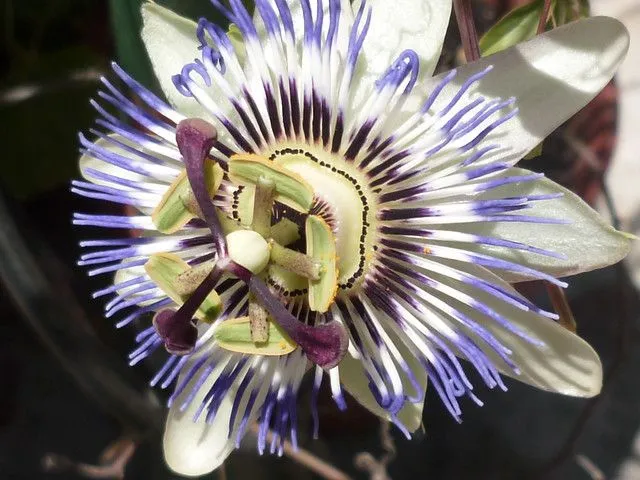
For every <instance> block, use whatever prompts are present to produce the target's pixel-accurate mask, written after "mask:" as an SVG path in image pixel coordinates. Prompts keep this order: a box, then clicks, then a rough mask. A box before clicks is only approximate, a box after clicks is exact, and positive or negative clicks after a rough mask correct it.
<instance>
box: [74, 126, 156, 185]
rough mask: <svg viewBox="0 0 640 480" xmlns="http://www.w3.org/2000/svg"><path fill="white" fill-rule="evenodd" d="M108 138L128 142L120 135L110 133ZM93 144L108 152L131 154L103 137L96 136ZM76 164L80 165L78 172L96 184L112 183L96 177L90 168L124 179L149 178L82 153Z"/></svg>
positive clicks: (144, 180) (141, 179)
mask: <svg viewBox="0 0 640 480" xmlns="http://www.w3.org/2000/svg"><path fill="white" fill-rule="evenodd" d="M109 138H113V139H114V140H115V141H118V142H122V143H125V144H128V143H130V142H128V141H127V140H126V139H125V138H124V137H123V136H122V135H118V134H111V135H109ZM94 144H95V145H96V146H98V147H100V148H104V149H105V150H109V151H110V152H114V153H116V154H118V155H122V156H124V157H125V158H130V157H131V154H130V153H129V152H127V151H125V150H124V149H122V148H119V147H118V146H116V145H114V144H113V143H112V142H109V141H108V140H105V139H103V138H98V139H97V140H96V141H95V142H94ZM78 164H79V167H80V174H81V175H82V176H83V177H84V178H85V179H86V180H88V181H90V182H93V183H95V184H97V185H111V186H112V185H113V184H112V183H111V182H108V181H106V180H104V179H102V178H97V177H96V176H95V175H94V174H92V172H91V170H96V171H98V172H100V173H105V174H107V175H112V176H114V177H118V178H123V179H125V180H132V181H136V182H147V181H149V179H148V178H147V177H145V176H143V175H140V174H138V173H134V172H131V171H129V170H125V169H124V168H120V167H117V166H115V165H113V164H111V163H109V162H105V161H104V160H100V159H98V158H96V157H94V156H93V155H90V154H87V153H84V154H82V155H81V156H80V159H79V160H78Z"/></svg>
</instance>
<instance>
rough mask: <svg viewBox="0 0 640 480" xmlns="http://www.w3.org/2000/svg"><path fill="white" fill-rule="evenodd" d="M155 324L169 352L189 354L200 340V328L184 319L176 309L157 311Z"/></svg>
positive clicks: (154, 318) (154, 319)
mask: <svg viewBox="0 0 640 480" xmlns="http://www.w3.org/2000/svg"><path fill="white" fill-rule="evenodd" d="M153 326H154V327H155V329H156V331H157V332H158V335H160V338H162V341H163V342H164V346H165V348H166V349H167V351H168V352H169V353H171V354H173V355H188V354H190V353H191V352H193V349H194V348H195V346H196V341H197V340H198V329H197V328H196V326H195V325H194V324H193V323H192V322H184V321H182V320H181V319H180V318H179V315H176V312H175V311H174V310H172V309H170V308H167V309H165V310H161V311H159V312H158V313H156V315H155V316H154V317H153Z"/></svg>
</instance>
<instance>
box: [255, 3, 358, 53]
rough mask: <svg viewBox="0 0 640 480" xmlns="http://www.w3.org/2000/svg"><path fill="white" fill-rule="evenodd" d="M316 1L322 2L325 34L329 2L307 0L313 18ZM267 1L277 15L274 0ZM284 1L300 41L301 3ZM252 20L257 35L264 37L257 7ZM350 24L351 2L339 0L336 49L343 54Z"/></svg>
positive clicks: (302, 33) (351, 18)
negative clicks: (256, 28)
mask: <svg viewBox="0 0 640 480" xmlns="http://www.w3.org/2000/svg"><path fill="white" fill-rule="evenodd" d="M318 1H320V2H322V10H323V12H324V17H323V18H324V22H323V32H324V33H325V35H326V32H327V31H328V29H329V2H328V1H327V0H309V4H310V5H311V12H312V16H313V17H314V18H315V15H316V10H317V8H318ZM268 2H269V3H270V4H271V7H272V8H273V10H274V11H275V12H276V14H277V15H278V16H279V13H278V8H277V4H276V1H275V0H268ZM286 3H287V5H289V10H290V11H291V18H292V19H293V27H294V29H295V32H296V39H297V40H298V41H299V42H302V39H303V38H304V19H303V16H302V3H301V2H300V0H286ZM253 20H254V22H255V24H256V25H257V26H258V33H259V35H260V36H261V37H262V38H264V36H265V35H266V30H265V29H264V26H263V23H262V17H261V16H260V12H259V11H258V9H257V8H256V10H255V12H254V14H253ZM352 25H353V11H352V8H351V2H350V1H349V0H340V23H339V24H338V32H337V42H338V51H339V52H340V53H342V54H343V55H344V54H345V53H346V51H347V47H348V44H349V33H350V30H351V26H352Z"/></svg>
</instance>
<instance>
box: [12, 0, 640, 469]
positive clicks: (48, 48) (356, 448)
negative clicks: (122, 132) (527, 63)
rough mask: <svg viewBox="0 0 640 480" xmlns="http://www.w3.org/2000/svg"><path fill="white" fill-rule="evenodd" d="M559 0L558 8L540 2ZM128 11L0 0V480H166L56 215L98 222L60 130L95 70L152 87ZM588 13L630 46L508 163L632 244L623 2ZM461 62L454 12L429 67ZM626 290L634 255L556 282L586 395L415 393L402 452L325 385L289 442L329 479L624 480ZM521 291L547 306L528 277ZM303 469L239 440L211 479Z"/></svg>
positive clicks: (499, 10)
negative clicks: (587, 379)
mask: <svg viewBox="0 0 640 480" xmlns="http://www.w3.org/2000/svg"><path fill="white" fill-rule="evenodd" d="M425 1H426V0H425ZM565 1H566V2H569V3H572V2H573V1H574V0H557V2H558V3H562V2H565ZM158 3H161V4H163V5H165V6H168V7H171V8H174V9H175V10H176V11H178V12H180V13H182V14H184V15H188V16H191V17H192V18H197V17H199V16H203V15H205V16H208V17H209V18H211V19H215V18H216V13H215V11H214V10H213V8H212V7H211V6H210V4H209V2H207V1H206V0H163V1H158ZM574 3H575V2H574ZM579 3H580V4H581V5H584V4H586V3H587V2H586V1H583V0H581V1H580V2H579ZM139 4H140V2H139V0H111V1H107V0H93V1H87V0H55V1H46V0H3V1H2V3H1V5H0V8H1V12H0V15H1V25H2V26H1V27H0V36H1V37H2V42H1V43H0V132H1V133H0V139H1V140H2V150H1V152H2V153H1V154H0V155H1V156H0V318H2V320H1V321H0V479H2V480H4V479H49V478H51V479H77V478H126V479H165V478H166V479H169V478H176V477H175V475H172V474H171V473H170V472H169V471H168V470H167V469H166V467H165V466H164V462H163V460H162V453H161V450H160V439H161V429H162V424H163V415H164V408H163V407H162V404H163V403H164V401H165V399H166V398H165V392H162V391H160V392H158V391H154V392H152V391H150V390H149V389H148V387H147V380H148V378H149V374H150V372H151V367H150V366H149V365H148V364H147V366H145V365H140V366H137V367H135V368H130V367H128V366H127V362H126V358H127V353H128V351H129V350H130V348H131V346H132V345H133V335H135V332H134V331H133V330H127V329H125V330H123V331H118V332H116V330H115V329H114V328H113V324H112V322H110V321H108V320H105V319H103V317H102V313H101V309H102V306H103V305H102V302H99V301H96V302H94V301H91V299H90V293H91V292H92V291H94V290H96V289H98V288H100V287H101V286H103V285H104V284H105V283H106V282H107V281H108V278H106V277H105V278H98V279H91V278H87V276H86V275H85V273H84V272H83V271H82V270H81V269H80V268H78V267H76V266H75V261H76V258H77V257H78V256H79V249H78V247H77V244H78V241H79V240H81V239H85V238H91V237H94V236H95V234H96V232H93V231H91V229H89V228H82V229H81V228H73V227H72V225H71V220H70V218H71V213H72V212H74V211H83V212H86V211H96V209H98V210H99V209H103V210H104V211H105V212H108V210H106V209H107V208H108V207H106V206H104V205H101V204H99V203H97V202H91V201H87V200H85V199H81V198H79V197H75V196H73V195H71V193H70V192H69V182H70V180H71V179H72V178H74V177H75V176H77V175H78V172H77V157H78V153H77V149H78V143H77V132H78V131H86V130H87V129H88V128H89V127H90V126H91V125H92V121H93V117H94V114H93V111H92V109H91V107H90V106H89V102H88V99H89V98H90V97H91V96H92V95H93V94H94V92H95V90H96V88H97V85H98V81H99V78H100V75H101V74H103V73H106V72H107V71H108V70H109V62H110V60H112V59H118V61H119V62H120V63H121V64H122V65H123V66H124V67H125V68H126V69H127V70H128V71H129V72H130V73H132V74H133V76H134V77H136V78H137V79H138V80H140V81H142V82H143V83H145V84H146V85H147V86H149V87H151V88H155V87H156V85H155V81H154V79H153V74H152V72H151V70H150V67H149V62H148V60H147V58H146V56H145V52H144V47H143V45H142V43H141V42H140V40H139V35H138V33H139V29H140V18H139V13H138V11H139ZM533 4H535V5H534V7H535V8H538V7H539V5H541V0H540V1H534V2H528V1H527V0H524V1H522V0H476V1H474V2H473V7H474V14H475V19H476V23H477V26H478V30H479V31H480V33H482V32H485V31H487V30H488V29H489V28H490V27H491V26H492V25H494V24H495V23H496V21H498V20H499V19H500V18H502V17H503V16H504V15H505V14H507V13H509V12H512V11H513V10H514V9H516V8H521V9H522V8H526V7H527V5H530V6H531V5H533ZM523 6H524V7H523ZM590 7H591V11H592V14H606V15H611V16H614V17H617V18H619V19H620V20H621V21H622V22H624V23H625V24H626V25H627V27H628V28H629V30H630V32H631V34H632V46H631V50H630V52H629V55H628V57H627V60H626V62H625V64H624V65H623V67H622V68H621V70H620V72H619V75H618V77H617V78H616V80H615V81H614V82H612V83H611V84H610V85H609V86H608V87H607V88H606V89H605V90H604V91H603V93H602V94H601V95H600V96H598V97H597V98H596V99H595V100H594V101H593V102H592V103H591V104H590V105H588V106H587V107H586V108H585V109H584V110H583V111H581V112H580V113H579V114H577V115H576V116H575V117H574V118H572V119H570V120H569V121H568V122H567V123H566V124H565V125H563V126H562V127H561V128H560V129H558V131H557V132H556V133H554V134H553V135H551V136H550V137H549V138H548V139H547V141H546V142H545V144H544V146H543V149H542V153H541V155H540V156H537V157H536V158H533V159H529V160H523V164H524V166H525V167H526V168H531V169H534V170H539V171H544V172H545V173H546V174H547V175H549V176H550V177H551V178H553V179H554V180H556V181H558V182H560V183H562V184H563V185H565V186H568V187H569V188H571V189H573V190H574V191H576V192H577V193H579V194H580V195H581V196H583V198H585V200H586V201H588V202H589V203H591V204H592V205H594V206H595V207H596V208H598V209H599V210H600V211H601V212H602V213H603V215H605V216H606V217H607V218H609V219H610V220H611V221H612V222H613V223H615V224H617V225H618V226H619V227H620V228H621V229H623V230H626V231H629V232H632V233H636V234H640V188H638V181H639V180H640V161H639V153H638V152H640V135H639V134H638V132H637V129H638V125H640V2H638V0H591V5H590ZM531 8H533V7H531ZM518 12H519V13H517V15H520V17H517V18H518V19H519V21H521V22H525V21H530V18H529V17H527V16H526V15H525V14H524V13H523V12H524V10H519V11H518ZM534 13H535V12H534ZM517 15H516V16H517ZM512 16H513V14H512ZM533 21H534V22H535V24H537V20H535V19H534V20H533ZM532 34H535V28H534V31H533V33H532ZM460 58H461V52H460V44H459V35H458V32H457V29H456V26H455V21H454V20H452V23H451V27H450V32H449V34H448V36H447V41H446V43H445V48H444V50H443V54H442V58H441V62H440V66H439V69H441V70H446V69H449V68H451V67H453V66H455V65H456V63H457V62H458V61H460V60H459V59H460ZM638 285H640V246H639V245H636V248H635V249H634V251H633V252H632V254H631V255H630V256H629V258H628V260H627V262H626V263H625V264H624V265H618V266H614V267H611V268H609V269H605V270H601V271H598V272H593V273H590V274H586V275H581V276H579V277H573V278H572V279H571V286H570V288H569V290H568V298H569V301H570V304H571V307H572V308H573V311H574V314H575V317H576V320H577V324H578V333H579V334H580V335H581V336H583V337H584V338H585V339H586V340H587V341H589V342H590V343H591V344H592V345H593V346H594V348H595V349H596V350H597V351H598V352H599V353H600V355H601V357H602V359H603V362H604V365H605V369H606V378H605V387H604V390H603V393H602V394H601V395H600V396H599V397H597V398H596V399H592V400H580V399H572V398H566V397H561V396H556V395H552V394H547V393H543V392H540V391H537V390H533V389H531V388H529V387H526V386H523V385H520V384H518V383H517V382H513V381H511V382H509V381H507V382H508V386H509V392H508V393H507V394H504V393H501V392H493V391H483V392H482V394H481V397H482V399H483V401H484V402H485V406H484V407H483V408H478V407H476V406H475V405H473V404H471V403H470V402H467V403H468V404H466V405H463V408H464V410H465V413H464V423H463V424H462V425H457V424H456V423H455V422H454V421H453V420H452V419H451V418H450V417H449V415H448V414H447V412H446V411H445V409H444V408H443V407H442V406H441V404H440V402H439V400H438V398H437V396H436V395H434V394H433V392H428V395H427V407H426V408H425V414H424V426H425V427H424V432H423V434H421V435H417V437H416V438H415V439H414V440H411V441H407V440H405V439H404V438H402V437H401V436H400V435H399V434H398V432H396V431H394V429H393V428H392V429H391V430H390V431H389V429H388V428H387V427H386V426H384V425H382V426H381V425H380V423H379V422H378V420H377V419H375V418H374V417H373V416H372V415H370V414H369V413H368V412H366V411H365V410H363V409H361V408H359V407H358V406H357V405H356V403H355V402H353V401H351V402H349V409H348V413H347V414H341V413H340V412H338V411H337V409H336V408H335V407H334V406H333V402H332V401H331V399H330V394H328V392H323V395H322V400H321V402H320V407H321V431H320V436H321V438H320V440H319V441H311V440H310V421H309V414H308V409H307V407H306V405H307V404H308V401H307V400H308V398H305V396H304V395H302V398H301V401H300V408H301V411H300V415H299V418H300V429H301V431H302V436H301V446H302V447H303V448H305V449H308V450H309V453H310V454H311V455H312V457H310V458H311V461H312V462H316V464H317V462H318V461H324V462H327V465H332V466H333V467H334V468H335V469H338V470H340V471H341V472H342V473H340V472H333V473H332V472H330V471H329V470H327V468H326V467H327V465H325V466H324V467H323V468H324V471H325V478H336V479H338V478H342V479H346V478H353V479H366V478H371V479H376V480H384V479H385V478H394V479H431V480H439V479H523V478H545V479H546V478H558V479H576V480H577V479H589V478H594V479H603V478H618V479H625V480H632V479H640V380H639V379H640V348H638V347H639V341H638V340H639V336H638V317H639V312H640V297H639V296H638V293H637V287H638ZM522 290H523V292H525V293H526V294H527V295H529V296H531V297H534V298H535V300H536V301H537V302H539V303H540V304H543V305H545V304H548V300H547V297H546V294H545V291H544V289H543V288H540V287H539V286H538V285H535V284H531V285H524V286H522ZM363 452H366V453H363ZM308 460H309V457H301V456H300V455H297V456H296V455H294V458H285V459H283V460H278V459H275V458H271V457H259V456H257V454H256V453H255V442H254V441H253V439H251V438H248V439H247V441H246V445H245V446H243V448H242V449H240V450H239V451H238V452H237V453H235V454H233V455H232V456H231V457H230V459H229V460H228V461H227V463H226V465H225V469H224V471H223V472H215V473H213V474H211V475H210V476H209V477H210V478H221V479H223V478H228V479H245V478H252V479H253V480H260V479H276V478H277V479H289V478H291V479H314V478H323V477H322V476H320V475H319V474H318V473H314V472H313V469H312V468H309V465H308ZM329 473H331V475H333V476H330V475H329ZM123 475H124V476H123ZM327 475H329V476H327Z"/></svg>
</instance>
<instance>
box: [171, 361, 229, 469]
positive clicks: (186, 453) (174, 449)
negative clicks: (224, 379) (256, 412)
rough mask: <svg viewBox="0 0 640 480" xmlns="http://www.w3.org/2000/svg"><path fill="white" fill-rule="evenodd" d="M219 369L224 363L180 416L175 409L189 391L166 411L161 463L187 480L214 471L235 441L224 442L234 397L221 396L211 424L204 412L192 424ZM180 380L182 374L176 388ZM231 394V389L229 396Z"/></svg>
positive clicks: (188, 389) (186, 369)
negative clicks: (221, 398) (164, 463)
mask: <svg viewBox="0 0 640 480" xmlns="http://www.w3.org/2000/svg"><path fill="white" fill-rule="evenodd" d="M192 364H193V360H190V361H189V362H187V364H186V365H185V367H184V369H183V372H186V371H188V368H189V367H190V366H191V365H192ZM223 368H224V362H222V364H221V365H219V366H218V367H217V368H216V369H215V370H214V371H213V372H212V373H211V375H209V378H208V379H207V381H206V382H204V384H203V385H202V387H201V388H200V390H198V393H197V395H196V396H195V398H194V399H193V401H192V402H191V404H190V405H189V407H188V408H187V409H186V410H185V411H184V412H180V410H179V408H180V405H181V404H182V402H183V401H184V399H185V398H186V396H187V395H188V394H189V392H190V391H191V390H190V388H189V387H187V388H186V389H185V391H184V392H183V393H182V395H180V396H179V397H178V398H177V399H176V401H175V403H174V404H173V406H172V407H171V409H170V410H169V415H168V416H167V423H166V427H165V431H164V438H163V448H164V459H165V461H166V462H167V465H168V466H169V468H171V470H173V471H174V472H176V473H179V474H180V475H185V476H189V477H197V476H200V475H206V474H207V473H209V472H211V471H213V470H215V469H216V468H218V467H219V466H220V465H221V464H222V462H224V461H225V459H226V458H227V457H228V456H229V454H230V453H231V451H232V450H233V449H234V446H235V445H234V442H235V438H234V437H233V436H232V437H231V438H227V437H228V435H227V434H228V427H229V417H230V415H231V409H232V406H233V399H234V395H231V394H228V395H226V396H225V398H224V399H223V400H222V403H221V405H220V407H219V409H218V412H217V414H216V416H215V418H214V420H213V422H212V423H211V424H207V422H206V421H205V418H206V411H205V412H203V414H202V415H200V417H199V419H198V421H196V422H194V421H193V417H194V414H195V412H196V410H197V409H198V407H199V405H200V403H201V402H202V400H203V399H204V397H205V395H206V394H207V392H208V391H209V389H210V388H211V387H212V386H213V384H214V382H215V381H216V379H217V378H218V376H219V375H220V373H221V372H222V370H223ZM183 376H184V374H181V375H180V378H179V380H178V384H180V382H181V381H182V378H183ZM197 379H198V374H196V375H195V377H194V379H193V380H192V384H193V383H195V382H196V381H197ZM233 391H234V389H233V388H232V389H231V392H233Z"/></svg>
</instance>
